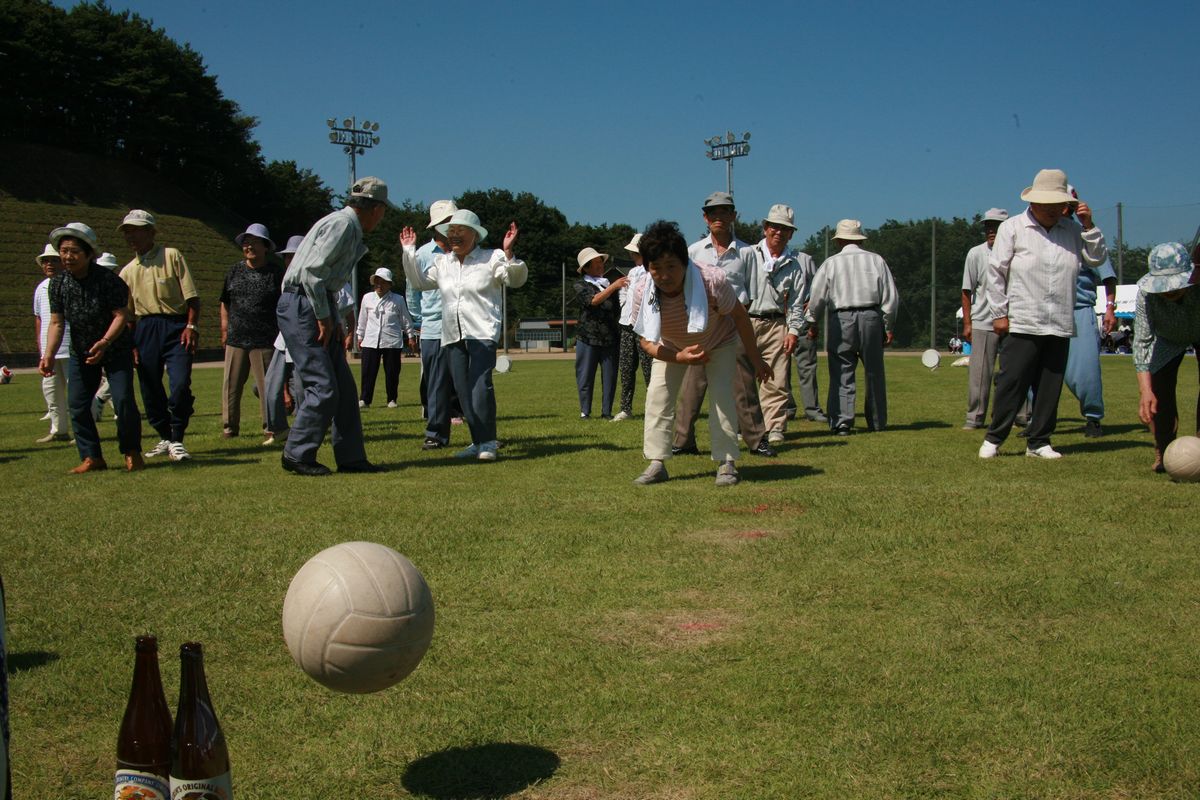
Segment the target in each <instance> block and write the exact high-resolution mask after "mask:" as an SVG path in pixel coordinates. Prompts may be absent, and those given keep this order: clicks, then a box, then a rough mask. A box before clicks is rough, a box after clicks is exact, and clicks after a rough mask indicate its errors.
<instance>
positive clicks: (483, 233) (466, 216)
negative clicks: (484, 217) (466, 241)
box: [437, 208, 487, 247]
mask: <svg viewBox="0 0 1200 800" xmlns="http://www.w3.org/2000/svg"><path fill="white" fill-rule="evenodd" d="M451 225H461V226H462V227H464V228H470V229H471V230H473V231H475V233H476V234H478V238H476V240H475V246H476V247H478V246H479V245H480V244H481V243H482V242H483V240H484V239H486V238H487V228H485V227H483V225H481V224H479V215H478V214H476V213H475V212H474V211H468V210H467V209H465V208H460V209H459V210H458V211H455V212H454V213H453V214H452V215H451V216H450V219H448V220H446V221H445V222H443V223H442V224H441V225H438V226H437V232H438V233H440V234H441V235H442V236H447V235H448V234H447V231H449V230H450V226H451Z"/></svg>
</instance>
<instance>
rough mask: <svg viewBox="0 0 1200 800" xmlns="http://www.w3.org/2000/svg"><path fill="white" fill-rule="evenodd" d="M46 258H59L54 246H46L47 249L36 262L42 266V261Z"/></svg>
mask: <svg viewBox="0 0 1200 800" xmlns="http://www.w3.org/2000/svg"><path fill="white" fill-rule="evenodd" d="M44 258H58V251H57V250H55V249H54V247H53V245H49V244H48V245H46V249H45V250H43V251H42V254H41V255H40V256H37V257H36V258H35V259H34V260H35V261H37V263H38V264H39V265H40V264H41V263H42V259H44Z"/></svg>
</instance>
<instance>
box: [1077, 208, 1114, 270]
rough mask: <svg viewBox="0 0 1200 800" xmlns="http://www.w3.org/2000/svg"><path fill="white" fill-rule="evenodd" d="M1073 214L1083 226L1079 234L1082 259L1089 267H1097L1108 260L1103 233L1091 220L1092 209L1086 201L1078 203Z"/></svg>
mask: <svg viewBox="0 0 1200 800" xmlns="http://www.w3.org/2000/svg"><path fill="white" fill-rule="evenodd" d="M1075 216H1076V217H1077V218H1078V219H1079V224H1080V225H1082V226H1083V232H1082V233H1081V234H1080V236H1081V238H1082V239H1083V261H1084V263H1085V264H1087V265H1088V266H1089V267H1098V266H1100V265H1101V264H1103V263H1104V262H1105V261H1107V260H1108V246H1107V245H1106V244H1105V243H1104V234H1103V233H1102V232H1101V231H1100V229H1099V228H1097V227H1096V225H1095V224H1094V223H1093V222H1092V209H1091V208H1090V207H1089V206H1088V204H1087V203H1080V204H1079V207H1078V208H1076V209H1075Z"/></svg>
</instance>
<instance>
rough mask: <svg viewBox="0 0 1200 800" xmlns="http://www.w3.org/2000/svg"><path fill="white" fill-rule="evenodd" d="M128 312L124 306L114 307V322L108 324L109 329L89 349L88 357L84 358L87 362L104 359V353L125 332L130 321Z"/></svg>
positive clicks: (96, 361)
mask: <svg viewBox="0 0 1200 800" xmlns="http://www.w3.org/2000/svg"><path fill="white" fill-rule="evenodd" d="M128 313H129V312H128V311H127V310H126V309H125V307H124V306H122V307H120V308H114V309H113V312H112V315H113V318H112V322H110V323H109V324H108V330H106V331H105V332H104V335H103V336H101V337H100V338H99V339H97V340H96V341H95V342H94V343H93V344H92V346H91V347H90V348H89V349H88V352H87V358H85V359H84V363H85V364H92V365H95V364H99V363H100V362H101V361H102V360H103V359H104V354H105V353H107V352H108V348H109V347H110V346H111V345H112V343H113V342H115V341H116V340H117V337H118V336H121V335H122V334H124V333H125V325H126V324H127V323H128V321H129V320H128V318H127V315H128Z"/></svg>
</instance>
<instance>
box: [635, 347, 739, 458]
mask: <svg viewBox="0 0 1200 800" xmlns="http://www.w3.org/2000/svg"><path fill="white" fill-rule="evenodd" d="M737 350H738V349H737V344H736V342H730V343H729V344H727V345H723V346H721V347H718V348H717V349H716V350H713V351H712V352H711V353H709V359H708V363H707V364H705V365H704V373H705V376H706V377H707V378H708V391H709V395H708V431H709V435H710V436H711V438H712V459H713V461H716V462H718V463H721V462H724V461H727V460H729V459H737V457H738V443H737V428H736V427H735V423H734V417H735V411H734V402H733V383H734V378H735V376H736V374H737ZM687 372H688V367H687V365H685V364H669V363H667V362H666V361H659V360H658V359H655V360H654V365H653V367H652V368H651V369H650V385H649V386H648V387H646V425H645V431H644V434H643V440H642V441H643V444H642V450H643V453H644V454H645V456H646V458H648V459H652V460H658V461H663V460H666V459H668V458H670V457H671V439H672V436H673V435H674V431H675V405H676V402H677V400H678V399H679V387H680V386H682V385H683V379H684V377H685V376H686V375H687Z"/></svg>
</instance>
